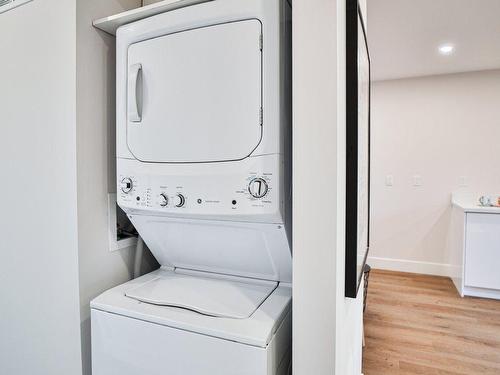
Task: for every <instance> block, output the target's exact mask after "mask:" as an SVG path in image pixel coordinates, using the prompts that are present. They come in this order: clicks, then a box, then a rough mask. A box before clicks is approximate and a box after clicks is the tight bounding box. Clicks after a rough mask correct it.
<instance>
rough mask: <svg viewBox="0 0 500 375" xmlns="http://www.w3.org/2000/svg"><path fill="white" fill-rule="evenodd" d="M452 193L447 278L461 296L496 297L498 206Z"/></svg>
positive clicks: (499, 294) (499, 286)
mask: <svg viewBox="0 0 500 375" xmlns="http://www.w3.org/2000/svg"><path fill="white" fill-rule="evenodd" d="M480 195H481V194H474V195H470V194H469V195H454V196H453V200H452V203H453V206H452V207H453V208H452V214H451V226H450V232H449V233H450V237H449V239H448V251H447V255H448V263H449V267H450V277H451V279H452V280H453V283H454V284H455V286H456V288H457V290H458V292H459V293H460V295H461V296H462V297H463V296H474V297H483V298H494V299H499V300H500V208H497V207H481V206H478V204H477V196H480Z"/></svg>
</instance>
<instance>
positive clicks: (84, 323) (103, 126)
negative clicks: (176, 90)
mask: <svg viewBox="0 0 500 375" xmlns="http://www.w3.org/2000/svg"><path fill="white" fill-rule="evenodd" d="M138 6H140V0H106V1H103V0H77V39H76V43H77V76H76V77H77V157H78V244H79V271H80V318H81V335H82V361H83V373H84V374H90V371H91V357H90V353H91V352H90V350H91V346H90V345H91V342H90V307H89V303H90V301H91V300H92V299H93V298H94V297H96V296H97V295H99V294H100V293H102V292H103V291H105V290H107V289H109V288H111V287H113V286H116V285H119V284H121V283H123V282H125V281H127V280H129V279H130V278H131V277H132V270H133V259H134V249H133V248H128V249H123V250H119V251H115V252H110V251H109V242H108V203H107V202H108V192H116V167H115V165H116V161H115V38H114V37H113V36H111V35H108V34H106V33H104V32H101V31H99V30H97V29H95V28H94V27H92V20H94V19H98V18H101V17H105V16H109V15H112V14H115V13H119V12H122V11H125V10H128V9H132V8H136V7H138ZM147 259H149V258H147ZM146 268H147V264H146Z"/></svg>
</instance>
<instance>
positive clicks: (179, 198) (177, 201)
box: [174, 194, 186, 207]
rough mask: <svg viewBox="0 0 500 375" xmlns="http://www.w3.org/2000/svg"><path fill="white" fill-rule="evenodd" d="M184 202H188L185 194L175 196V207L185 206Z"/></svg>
mask: <svg viewBox="0 0 500 375" xmlns="http://www.w3.org/2000/svg"><path fill="white" fill-rule="evenodd" d="M184 203H186V198H184V195H182V194H177V195H176V196H175V198H174V205H175V207H182V206H184Z"/></svg>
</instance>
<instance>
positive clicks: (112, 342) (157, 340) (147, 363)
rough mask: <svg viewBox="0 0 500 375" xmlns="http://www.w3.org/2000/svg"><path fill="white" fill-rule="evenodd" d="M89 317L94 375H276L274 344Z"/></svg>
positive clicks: (95, 313)
mask: <svg viewBox="0 0 500 375" xmlns="http://www.w3.org/2000/svg"><path fill="white" fill-rule="evenodd" d="M91 314H92V374H93V375H117V374H119V375H165V374H168V375H202V374H217V375H236V374H237V375H268V374H271V373H272V372H268V368H267V366H268V360H267V356H268V353H269V352H268V350H269V349H271V350H273V351H274V350H275V348H274V345H273V347H271V348H269V349H267V350H266V349H265V348H259V347H255V346H250V345H244V344H239V343H236V342H233V341H228V340H221V339H218V338H214V337H210V336H205V335H200V334H197V333H193V332H188V331H183V330H179V329H175V328H170V327H166V326H161V325H158V324H153V323H150V322H145V321H142V320H137V319H132V318H128V317H124V316H120V315H115V314H110V313H107V312H103V311H99V310H94V309H93V310H92V313H91ZM274 354H275V353H274ZM276 362H277V360H276ZM271 364H272V362H271Z"/></svg>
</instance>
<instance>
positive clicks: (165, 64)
mask: <svg viewBox="0 0 500 375" xmlns="http://www.w3.org/2000/svg"><path fill="white" fill-rule="evenodd" d="M261 27H262V26H261V23H260V22H259V21H258V20H256V19H250V20H244V21H239V22H231V23H224V24H219V25H213V26H207V27H201V28H197V29H192V30H187V31H182V32H178V33H173V34H169V35H164V36H161V37H158V38H153V39H148V40H145V41H142V42H138V43H134V44H132V45H130V47H129V49H128V62H127V64H128V72H127V85H128V86H127V145H128V148H129V150H130V152H131V153H132V154H133V155H134V156H135V158H136V159H138V160H140V161H144V162H165V163H183V162H187V163H198V162H216V161H228V160H241V159H244V158H246V157H248V156H249V155H250V154H251V153H252V152H253V151H254V150H255V148H256V147H257V146H258V145H259V143H260V140H261V137H262V126H261V106H262V51H261V48H260V37H261Z"/></svg>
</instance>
